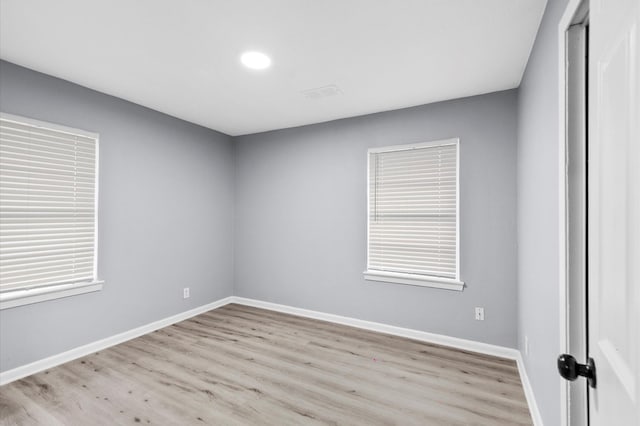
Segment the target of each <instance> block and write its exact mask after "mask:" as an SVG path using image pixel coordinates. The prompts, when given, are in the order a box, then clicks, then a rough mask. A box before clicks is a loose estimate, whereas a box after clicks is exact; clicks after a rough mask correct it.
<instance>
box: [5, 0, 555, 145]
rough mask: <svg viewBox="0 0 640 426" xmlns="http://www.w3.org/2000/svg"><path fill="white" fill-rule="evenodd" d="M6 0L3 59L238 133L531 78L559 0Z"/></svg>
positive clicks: (504, 86) (456, 94)
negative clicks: (542, 29) (548, 7)
mask: <svg viewBox="0 0 640 426" xmlns="http://www.w3.org/2000/svg"><path fill="white" fill-rule="evenodd" d="M0 1H1V3H0V57H1V58H2V59H5V60H7V61H10V62H13V63H16V64H18V65H22V66H25V67H28V68H31V69H34V70H37V71H41V72H44V73H47V74H51V75H53V76H56V77H60V78H63V79H66V80H69V81H72V82H75V83H78V84H81V85H83V86H86V87H89V88H91V89H95V90H98V91H101V92H104V93H107V94H110V95H114V96H118V97H120V98H124V99H127V100H129V101H132V102H136V103H138V104H141V105H144V106H147V107H149V108H153V109H155V110H158V111H162V112H165V113H167V114H170V115H173V116H175V117H179V118H182V119H184V120H187V121H191V122H193V123H197V124H200V125H203V126H206V127H209V128H212V129H215V130H219V131H221V132H224V133H227V134H229V135H234V136H235V135H242V134H248V133H255V132H259V131H265V130H272V129H280V128H285V127H292V126H300V125H304V124H310V123H318V122H322V121H328V120H334V119H337V118H344V117H352V116H356V115H362V114H368V113H373V112H379V111H386V110H392V109H398V108H404V107H409V106H413V105H420V104H425V103H430V102H436V101H441V100H446V99H453V98H459V97H464V96H470V95H477V94H481V93H488V92H494V91H498V90H505V89H511V88H514V87H517V86H518V85H519V84H520V80H521V78H522V73H523V70H524V68H525V66H526V63H527V60H528V57H529V52H530V50H531V47H532V45H533V41H534V39H535V34H536V31H537V29H538V25H539V23H540V19H541V17H542V13H543V10H544V6H545V3H546V0H270V1H267V0H227V1H223V0H182V1H178V0H173V1H171V0H136V1H132V0H104V1H89V0H56V1H51V0H0ZM247 50H259V51H262V52H265V53H267V54H268V55H269V56H270V57H271V59H272V61H273V64H272V66H271V68H269V69H268V70H265V71H251V70H248V69H246V68H244V67H243V66H242V65H241V63H240V55H241V54H242V53H243V52H244V51H247ZM324 86H336V87H337V88H336V87H330V88H329V89H331V90H330V92H331V93H333V95H331V96H324V97H320V98H317V97H314V96H313V93H312V94H311V95H310V94H309V93H308V92H306V91H307V90H309V89H316V88H321V87H324Z"/></svg>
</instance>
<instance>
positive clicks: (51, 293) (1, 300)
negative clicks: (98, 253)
mask: <svg viewBox="0 0 640 426" xmlns="http://www.w3.org/2000/svg"><path fill="white" fill-rule="evenodd" d="M102 284H104V281H93V282H88V283H71V284H58V285H52V286H47V287H37V288H30V289H25V290H20V289H18V290H7V291H3V292H1V293H0V310H3V309H9V308H15V307H16V306H22V305H29V304H31V303H38V302H44V301H46V300H53V299H60V298H62V297H68V296H75V295H78V294H84V293H91V292H93V291H100V290H102Z"/></svg>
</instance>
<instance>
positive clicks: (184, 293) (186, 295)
mask: <svg viewBox="0 0 640 426" xmlns="http://www.w3.org/2000/svg"><path fill="white" fill-rule="evenodd" d="M189 296H190V295H189V287H185V288H183V289H182V298H183V299H188V298H189Z"/></svg>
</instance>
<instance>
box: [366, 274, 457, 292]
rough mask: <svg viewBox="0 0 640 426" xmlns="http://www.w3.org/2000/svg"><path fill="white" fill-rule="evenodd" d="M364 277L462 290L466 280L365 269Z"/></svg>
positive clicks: (373, 279)
mask: <svg viewBox="0 0 640 426" xmlns="http://www.w3.org/2000/svg"><path fill="white" fill-rule="evenodd" d="M363 274H364V279H365V280H369V281H382V282H386V283H396V284H407V285H417V286H421V287H433V288H442V289H446V290H456V291H462V290H463V289H464V282H462V281H458V280H452V279H449V278H440V277H429V276H425V275H414V274H401V273H398V272H385V271H373V270H369V271H364V272H363Z"/></svg>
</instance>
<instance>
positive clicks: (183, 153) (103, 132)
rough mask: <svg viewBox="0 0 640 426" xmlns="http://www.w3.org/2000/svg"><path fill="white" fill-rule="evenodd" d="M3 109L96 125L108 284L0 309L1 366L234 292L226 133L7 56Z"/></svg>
mask: <svg viewBox="0 0 640 426" xmlns="http://www.w3.org/2000/svg"><path fill="white" fill-rule="evenodd" d="M0 110H2V111H3V112H7V113H11V114H17V115H23V116H27V117H31V118H35V119H38V120H44V121H49V122H53V123H59V124H63V125H67V126H71V127H76V128H79V129H85V130H89V131H95V132H98V133H99V134H100V199H99V203H100V208H99V220H100V222H99V253H100V256H99V262H98V274H99V277H100V278H101V279H104V280H105V285H104V289H103V290H102V291H101V292H97V293H91V294H85V295H81V296H74V297H69V298H65V299H59V300H54V301H49V302H45V303H39V304H33V305H28V306H22V307H17V308H12V309H7V310H3V311H0V341H1V344H0V370H2V371H6V370H9V369H12V368H14V367H17V366H20V365H23V364H26V363H29V362H32V361H35V360H39V359H41V358H44V357H47V356H50V355H53V354H57V353H60V352H63V351H66V350H69V349H72V348H75V347H77V346H80V345H83V344H86V343H90V342H93V341H95V340H98V339H101V338H104V337H108V336H111V335H114V334H117V333H119V332H123V331H126V330H129V329H131V328H134V327H137V326H140V325H143V324H146V323H149V322H152V321H155V320H158V319H162V318H165V317H168V316H170V315H173V314H176V313H179V312H182V311H185V310H188V309H190V308H194V307H196V306H200V305H203V304H206V303H209V302H212V301H214V300H217V299H220V298H223V297H226V296H230V295H231V294H232V292H233V249H232V247H233V226H232V225H233V198H234V184H233V149H234V148H233V142H232V140H231V138H230V137H229V136H226V135H223V134H221V133H218V132H214V131H212V130H208V129H205V128H202V127H198V126H195V125H193V124H189V123H186V122H184V121H181V120H177V119H175V118H171V117H168V116H166V115H163V114H161V113H158V112H155V111H152V110H149V109H146V108H143V107H141V106H138V105H135V104H132V103H129V102H125V101H123V100H120V99H117V98H113V97H110V96H106V95H104V94H100V93H97V92H94V91H91V90H88V89H86V88H83V87H80V86H77V85H74V84H71V83H68V82H65V81H62V80H59V79H56V78H53V77H49V76H46V75H44V74H39V73H36V72H33V71H29V70H26V69H24V68H20V67H17V66H15V65H13V64H10V63H7V62H0ZM187 286H188V287H190V288H191V298H190V299H186V300H184V299H183V298H182V288H183V287H187Z"/></svg>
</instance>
